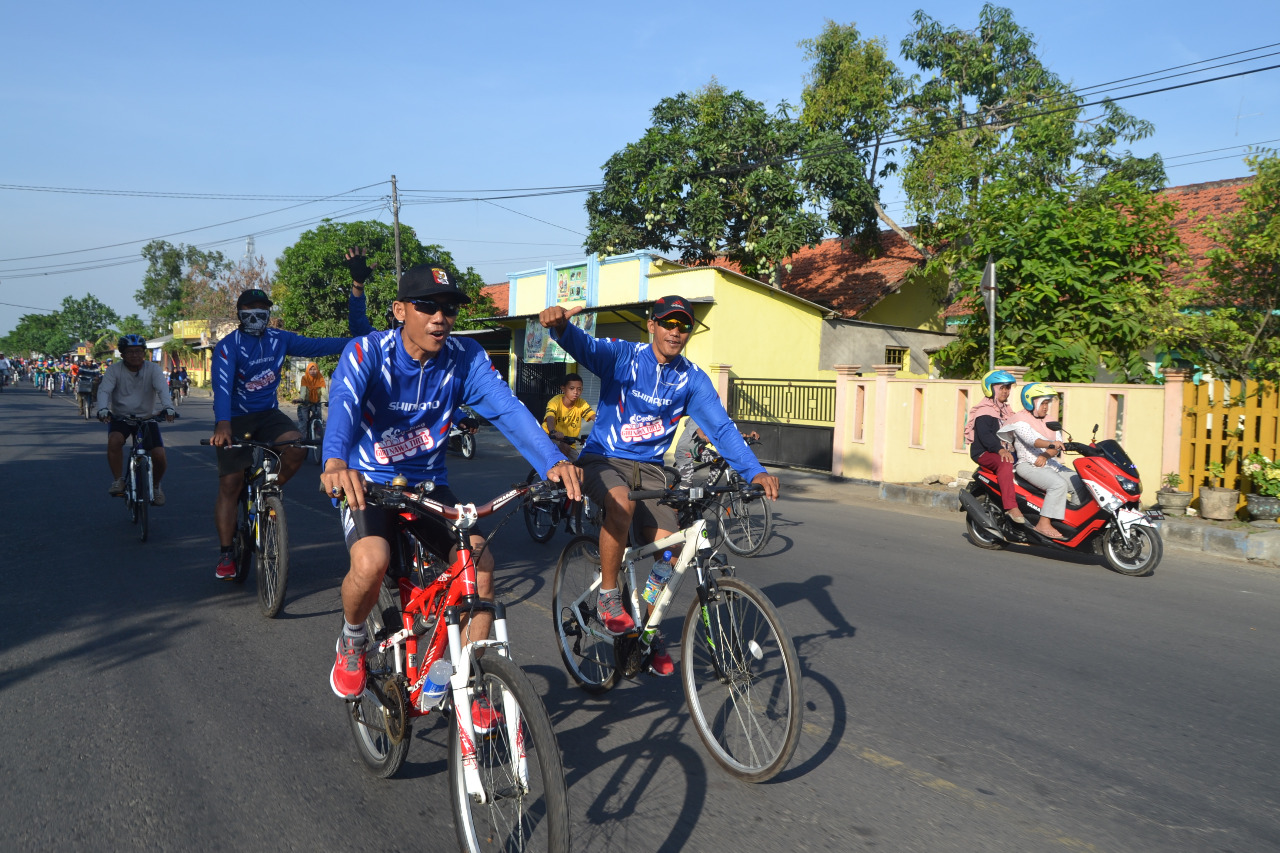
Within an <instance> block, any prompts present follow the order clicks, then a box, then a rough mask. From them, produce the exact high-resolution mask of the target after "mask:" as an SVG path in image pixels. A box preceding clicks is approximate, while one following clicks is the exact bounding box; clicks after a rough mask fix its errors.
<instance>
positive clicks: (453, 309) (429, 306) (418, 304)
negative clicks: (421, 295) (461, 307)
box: [410, 299, 458, 317]
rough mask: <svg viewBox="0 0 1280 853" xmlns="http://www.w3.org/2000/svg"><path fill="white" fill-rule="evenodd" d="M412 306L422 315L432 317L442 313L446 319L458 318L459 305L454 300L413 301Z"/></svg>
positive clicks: (411, 301)
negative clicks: (438, 312)
mask: <svg viewBox="0 0 1280 853" xmlns="http://www.w3.org/2000/svg"><path fill="white" fill-rule="evenodd" d="M410 304H412V305H413V307H414V309H415V310H417V311H418V312H419V313H421V314H426V315H427V316H431V315H432V314H434V313H436V312H437V311H440V312H442V313H443V314H444V316H446V317H457V316H458V303H457V302H454V301H453V300H452V299H413V300H410Z"/></svg>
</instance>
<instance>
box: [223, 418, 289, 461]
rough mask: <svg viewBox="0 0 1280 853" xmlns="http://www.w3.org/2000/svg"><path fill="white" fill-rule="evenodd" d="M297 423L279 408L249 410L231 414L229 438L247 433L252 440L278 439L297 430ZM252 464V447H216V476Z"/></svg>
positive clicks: (240, 436)
mask: <svg viewBox="0 0 1280 853" xmlns="http://www.w3.org/2000/svg"><path fill="white" fill-rule="evenodd" d="M297 431H298V425H297V424H295V423H294V422H293V418H291V417H289V416H288V415H286V414H285V413H284V412H282V411H280V410H279V409H268V410H267V411H265V412H249V413H248V414H246V415H232V417H231V438H232V439H233V440H234V439H237V438H244V436H245V434H246V433H248V435H249V438H252V439H253V440H254V441H278V440H279V439H280V436H282V435H287V434H288V433H291V432H297ZM252 464H253V448H252V447H239V448H226V447H219V448H218V476H219V477H225V476H227V475H228V474H239V473H240V472H241V471H243V470H244V469H245V468H248V467H249V466H250V465H252Z"/></svg>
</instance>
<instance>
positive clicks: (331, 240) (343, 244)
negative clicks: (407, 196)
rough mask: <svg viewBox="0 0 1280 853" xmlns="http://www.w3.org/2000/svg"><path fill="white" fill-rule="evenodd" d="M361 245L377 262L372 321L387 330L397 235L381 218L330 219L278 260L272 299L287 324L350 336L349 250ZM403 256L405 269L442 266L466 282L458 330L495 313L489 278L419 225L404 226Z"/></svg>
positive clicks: (370, 293)
mask: <svg viewBox="0 0 1280 853" xmlns="http://www.w3.org/2000/svg"><path fill="white" fill-rule="evenodd" d="M356 246H359V247H361V248H363V249H364V250H365V253H366V254H367V255H368V258H369V263H370V265H371V266H374V268H375V273H374V276H373V278H372V279H371V280H370V281H369V282H368V284H367V285H366V287H365V294H366V296H367V297H368V311H369V319H370V321H372V323H373V325H374V327H375V328H386V326H387V317H386V315H387V311H388V309H389V308H390V306H391V303H392V302H393V301H394V300H395V297H396V281H395V268H396V262H395V235H394V232H393V231H392V228H391V226H390V225H387V224H386V223H383V222H378V221H376V220H366V221H361V222H326V223H325V224H323V225H321V226H320V227H318V228H315V229H313V230H311V231H308V232H306V233H305V234H303V235H302V236H301V237H299V238H298V242H296V243H294V244H293V245H292V246H290V247H288V248H287V249H285V250H284V253H283V254H282V255H281V256H280V259H279V260H277V261H276V277H275V283H274V287H273V289H272V291H271V298H272V300H273V301H274V302H275V303H276V311H277V313H278V314H279V316H280V318H281V319H282V320H283V322H284V325H285V328H287V329H290V330H292V331H295V332H301V333H302V334H306V335H312V336H342V335H345V334H347V297H348V296H349V295H350V293H351V273H350V272H349V271H348V269H347V267H346V265H345V264H344V263H343V258H344V257H345V255H346V252H347V250H348V249H349V248H353V247H356ZM400 258H401V266H402V268H403V269H408V268H409V267H413V266H417V265H419V264H427V263H430V264H438V265H439V266H442V267H444V268H445V269H447V270H448V271H449V274H450V275H452V276H454V278H455V280H456V281H457V282H458V283H459V284H460V286H461V287H462V289H463V290H464V291H466V293H467V295H468V296H470V297H471V300H472V301H471V304H470V305H467V306H464V307H463V309H462V311H461V312H460V313H459V314H458V322H457V324H456V326H455V328H458V329H469V328H476V327H478V326H481V325H483V324H478V323H476V322H474V321H475V318H477V317H492V316H493V315H494V313H495V310H496V309H495V308H494V305H493V300H492V299H490V298H489V297H487V296H485V295H483V294H482V293H481V292H480V289H481V288H482V287H484V281H483V280H482V279H481V278H480V275H479V274H478V273H477V272H476V271H475V270H474V269H473V268H471V267H467V268H466V270H465V271H464V270H459V269H458V266H457V264H455V263H454V260H453V256H452V255H451V254H449V252H447V251H445V249H444V248H443V247H441V246H424V245H422V243H420V242H419V241H418V236H417V235H416V234H415V233H414V231H413V229H412V228H410V227H408V226H405V225H401V226H400Z"/></svg>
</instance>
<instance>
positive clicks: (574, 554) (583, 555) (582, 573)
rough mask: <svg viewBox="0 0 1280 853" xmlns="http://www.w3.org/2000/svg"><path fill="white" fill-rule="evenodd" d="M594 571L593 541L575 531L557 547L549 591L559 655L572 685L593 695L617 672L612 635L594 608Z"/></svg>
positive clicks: (597, 548) (597, 555) (609, 687)
mask: <svg viewBox="0 0 1280 853" xmlns="http://www.w3.org/2000/svg"><path fill="white" fill-rule="evenodd" d="M599 575H600V545H599V542H598V541H597V540H595V539H592V538H591V537H589V536H575V537H574V538H572V539H570V540H569V544H568V545H566V546H564V550H563V551H561V552H560V559H559V560H558V561H557V563H556V575H555V580H554V581H552V590H553V592H552V596H551V619H552V621H553V623H554V624H555V632H556V645H557V646H558V647H559V649H560V659H561V660H562V661H564V666H565V669H567V670H568V671H569V675H571V676H573V680H574V681H576V682H578V686H579V687H581V688H582V689H583V690H585V691H586V692H587V693H591V694H596V695H598V694H601V693H607V692H608V691H610V690H612V689H613V688H614V686H616V685H617V683H618V677H619V672H618V662H617V655H616V654H615V653H614V638H613V637H612V636H611V635H609V634H608V632H606V631H605V630H604V624H603V623H602V622H601V621H600V614H599V611H598V610H597V608H596V596H597V594H598V590H599V588H600V584H599V580H598V578H599Z"/></svg>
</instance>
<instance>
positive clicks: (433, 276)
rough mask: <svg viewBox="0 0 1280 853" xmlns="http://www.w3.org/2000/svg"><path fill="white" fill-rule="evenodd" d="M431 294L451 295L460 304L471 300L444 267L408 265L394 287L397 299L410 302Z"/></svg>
mask: <svg viewBox="0 0 1280 853" xmlns="http://www.w3.org/2000/svg"><path fill="white" fill-rule="evenodd" d="M432 296H451V297H453V299H454V301H456V302H458V303H460V304H462V305H466V304H467V303H469V302H470V301H471V297H469V296H467V294H466V291H464V290H463V289H462V288H460V287H458V283H457V282H456V281H454V280H453V275H452V274H451V273H450V272H449V271H448V270H447V269H445V268H444V267H441V266H432V265H431V264H422V265H421V266H416V267H410V268H409V269H407V270H405V271H404V275H402V276H400V286H399V287H397V288H396V299H397V300H399V301H401V302H412V301H413V300H415V299H427V298H429V297H432Z"/></svg>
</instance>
